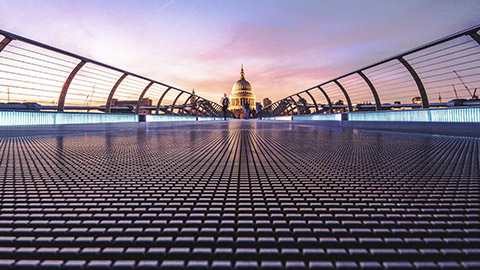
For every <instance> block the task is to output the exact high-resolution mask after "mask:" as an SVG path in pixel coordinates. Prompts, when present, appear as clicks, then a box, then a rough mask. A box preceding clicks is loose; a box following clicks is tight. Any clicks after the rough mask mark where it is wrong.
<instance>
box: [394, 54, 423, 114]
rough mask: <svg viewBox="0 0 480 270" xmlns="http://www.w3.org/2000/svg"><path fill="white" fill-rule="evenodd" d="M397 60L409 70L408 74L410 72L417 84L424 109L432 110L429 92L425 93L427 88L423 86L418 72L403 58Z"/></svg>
mask: <svg viewBox="0 0 480 270" xmlns="http://www.w3.org/2000/svg"><path fill="white" fill-rule="evenodd" d="M397 59H398V61H400V63H402V65H403V66H404V67H405V68H406V69H407V70H408V72H410V75H411V76H412V78H413V80H414V81H415V83H416V84H417V88H418V92H420V97H422V107H423V108H424V109H427V108H430V105H429V103H428V97H427V92H425V87H424V86H423V83H422V80H420V77H419V76H418V74H417V72H415V69H413V67H412V66H411V65H410V64H409V63H408V62H407V60H405V59H404V58H403V57H402V56H400V57H398V58H397Z"/></svg>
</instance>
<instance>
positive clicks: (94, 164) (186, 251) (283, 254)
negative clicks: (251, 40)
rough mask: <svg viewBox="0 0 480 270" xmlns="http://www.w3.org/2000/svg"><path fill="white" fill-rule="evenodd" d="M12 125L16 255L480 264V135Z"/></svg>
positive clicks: (222, 262)
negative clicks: (36, 130) (24, 126)
mask: <svg viewBox="0 0 480 270" xmlns="http://www.w3.org/2000/svg"><path fill="white" fill-rule="evenodd" d="M1 132H2V137H1V139H0V167H1V172H2V181H1V182H2V187H1V190H0V191H1V193H0V194H1V195H0V196H1V210H0V211H1V212H0V264H1V265H0V267H2V269H5V268H6V269H8V268H12V269H13V268H15V269H38V268H40V267H43V268H44V269H57V268H59V267H63V268H69V267H70V269H74V268H75V269H157V268H165V269H166V268H170V269H184V268H189V269H190V268H191V269H193V268H201V269H220V268H222V269H231V268H235V269H257V268H260V267H261V268H262V269H263V268H265V269H267V268H272V269H307V268H311V269H314V268H315V269H316V268H326V269H334V268H336V269H347V268H359V267H362V268H364V269H373V268H382V267H383V268H387V269H409V268H411V269H412V268H425V267H430V268H438V269H440V268H442V269H443V268H448V267H453V268H472V269H473V268H476V267H477V268H478V266H479V265H480V261H479V258H480V257H479V253H480V249H479V243H480V229H479V227H480V222H479V213H480V211H479V201H478V199H479V181H478V179H479V140H478V139H477V138H469V137H454V136H438V135H436V136H432V135H425V134H423V135H422V134H407V133H394V132H389V133H387V132H380V131H371V130H370V131H362V130H357V129H348V128H341V127H340V126H337V127H326V126H319V125H315V124H312V123H311V122H310V124H308V123H301V122H281V123H279V122H269V121H263V122H260V121H250V122H248V121H225V122H208V123H200V122H196V123H188V124H187V123H133V124H115V125H110V126H103V128H98V127H92V126H88V125H74V126H55V127H52V128H51V129H42V131H41V132H32V129H30V128H11V129H10V130H8V129H4V130H2V131H1ZM7 132H8V134H9V136H6V135H7ZM35 133H37V134H35Z"/></svg>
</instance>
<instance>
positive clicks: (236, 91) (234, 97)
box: [229, 65, 255, 118]
mask: <svg viewBox="0 0 480 270" xmlns="http://www.w3.org/2000/svg"><path fill="white" fill-rule="evenodd" d="M245 103H249V104H250V109H254V108H255V96H254V95H253V91H252V86H251V85H250V83H249V82H248V81H247V80H245V72H244V71H243V65H242V68H241V70H240V79H239V80H238V81H237V82H235V84H234V85H233V87H232V94H231V95H230V106H229V109H230V110H231V111H232V112H233V113H234V114H235V117H237V118H244V111H243V106H244V105H245Z"/></svg>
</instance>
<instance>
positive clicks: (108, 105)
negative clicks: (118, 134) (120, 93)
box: [105, 73, 127, 113]
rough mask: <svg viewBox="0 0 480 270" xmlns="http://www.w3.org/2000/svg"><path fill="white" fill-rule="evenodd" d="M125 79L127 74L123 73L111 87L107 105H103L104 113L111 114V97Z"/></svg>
mask: <svg viewBox="0 0 480 270" xmlns="http://www.w3.org/2000/svg"><path fill="white" fill-rule="evenodd" d="M125 77H127V73H123V74H122V76H120V78H119V79H118V80H117V82H116V83H115V85H114V86H113V87H112V90H110V94H109V95H108V98H107V103H106V104H105V113H110V112H111V109H112V99H113V95H115V91H117V88H118V86H119V85H120V84H121V83H122V81H123V79H125Z"/></svg>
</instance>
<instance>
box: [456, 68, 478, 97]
mask: <svg viewBox="0 0 480 270" xmlns="http://www.w3.org/2000/svg"><path fill="white" fill-rule="evenodd" d="M453 73H455V75H457V78H458V79H459V80H460V82H461V83H462V84H463V87H465V89H467V91H468V94H470V97H471V98H472V99H478V97H477V96H476V95H475V93H473V94H472V92H471V91H470V89H469V88H468V86H467V84H466V83H465V82H464V81H463V80H462V77H460V75H458V73H457V72H456V71H455V70H454V71H453Z"/></svg>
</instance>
